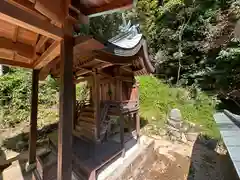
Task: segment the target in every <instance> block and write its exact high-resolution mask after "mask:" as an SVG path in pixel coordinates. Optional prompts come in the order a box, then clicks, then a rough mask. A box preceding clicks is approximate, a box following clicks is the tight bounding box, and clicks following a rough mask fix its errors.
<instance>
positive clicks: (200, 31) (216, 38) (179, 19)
mask: <svg viewBox="0 0 240 180" xmlns="http://www.w3.org/2000/svg"><path fill="white" fill-rule="evenodd" d="M134 13H135V14H137V15H132V14H134ZM129 14H130V15H129V17H130V18H136V17H138V20H139V22H140V24H141V29H142V31H143V33H144V35H145V37H146V39H147V41H148V44H149V46H150V48H151V52H152V55H153V56H155V60H156V67H157V73H158V76H159V77H160V78H165V79H166V80H167V81H169V82H171V83H176V82H177V81H178V71H179V70H180V71H179V72H180V78H179V79H180V80H179V82H178V84H179V85H184V86H186V85H187V86H191V85H194V86H196V87H199V88H201V89H203V90H214V91H222V90H224V91H230V90H232V88H236V87H237V85H238V84H239V78H238V77H239V75H238V74H239V70H238V68H237V65H238V60H239V50H240V42H239V41H237V40H236V39H234V37H233V31H234V27H235V23H236V21H237V20H238V19H239V18H240V3H239V1H237V0H204V1H202V0H163V1H162V2H161V3H160V2H159V1H156V0H139V1H138V4H137V8H136V9H135V10H134V11H133V12H132V13H129ZM226 64H228V65H227V66H226ZM179 66H180V68H179ZM223 67H224V68H223Z"/></svg>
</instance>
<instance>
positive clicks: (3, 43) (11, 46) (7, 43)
mask: <svg viewBox="0 0 240 180" xmlns="http://www.w3.org/2000/svg"><path fill="white" fill-rule="evenodd" d="M0 49H8V50H12V51H14V52H16V53H18V54H19V55H22V56H24V57H27V58H33V56H34V48H33V47H32V46H30V45H27V44H23V43H20V42H17V43H14V42H13V41H12V40H9V39H6V38H3V37H0Z"/></svg>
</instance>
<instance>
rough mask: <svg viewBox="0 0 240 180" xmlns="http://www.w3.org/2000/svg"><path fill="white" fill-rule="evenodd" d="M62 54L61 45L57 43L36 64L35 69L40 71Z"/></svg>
mask: <svg viewBox="0 0 240 180" xmlns="http://www.w3.org/2000/svg"><path fill="white" fill-rule="evenodd" d="M59 54H60V43H59V42H58V41H55V42H53V43H52V44H51V46H49V48H48V49H47V50H46V51H45V52H44V53H43V54H42V55H41V56H40V58H38V60H37V61H36V62H35V63H34V69H40V68H42V67H44V66H45V65H47V64H48V63H49V62H50V61H52V60H53V59H55V58H56V57H57V56H58V55H59Z"/></svg>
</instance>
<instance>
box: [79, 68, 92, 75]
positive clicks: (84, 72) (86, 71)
mask: <svg viewBox="0 0 240 180" xmlns="http://www.w3.org/2000/svg"><path fill="white" fill-rule="evenodd" d="M90 72H92V71H91V70H88V69H84V68H81V69H80V70H79V71H77V72H76V73H75V74H76V76H82V75H84V74H87V73H90Z"/></svg>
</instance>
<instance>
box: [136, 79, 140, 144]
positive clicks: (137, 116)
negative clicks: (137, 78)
mask: <svg viewBox="0 0 240 180" xmlns="http://www.w3.org/2000/svg"><path fill="white" fill-rule="evenodd" d="M136 89H137V103H138V107H139V103H140V98H139V97H140V91H139V82H136ZM136 133H137V142H138V143H140V117H139V109H138V111H137V112H136Z"/></svg>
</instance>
